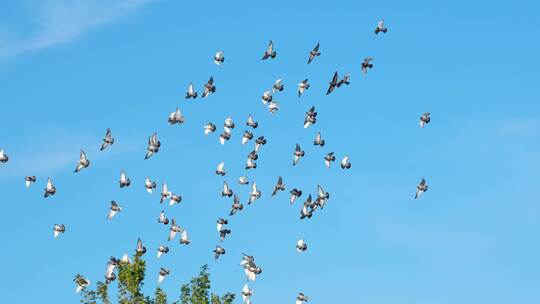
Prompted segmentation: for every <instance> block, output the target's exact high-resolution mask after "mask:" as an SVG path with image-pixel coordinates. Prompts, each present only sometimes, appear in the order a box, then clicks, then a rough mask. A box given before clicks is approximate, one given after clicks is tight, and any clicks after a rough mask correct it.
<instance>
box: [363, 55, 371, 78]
mask: <svg viewBox="0 0 540 304" xmlns="http://www.w3.org/2000/svg"><path fill="white" fill-rule="evenodd" d="M372 60H373V58H371V57H368V58H366V59H364V61H363V62H362V72H363V73H364V74H367V72H368V69H372V68H373V64H371V63H370V62H371V61H372Z"/></svg>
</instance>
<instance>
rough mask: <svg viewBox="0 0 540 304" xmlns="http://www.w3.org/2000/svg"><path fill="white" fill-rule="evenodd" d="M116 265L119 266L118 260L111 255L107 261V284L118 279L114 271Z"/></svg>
mask: <svg viewBox="0 0 540 304" xmlns="http://www.w3.org/2000/svg"><path fill="white" fill-rule="evenodd" d="M116 266H118V260H117V259H115V258H114V257H111V258H110V259H109V262H108V263H107V270H106V271H105V284H109V283H111V282H112V281H114V280H116V274H115V273H114V269H115V268H116Z"/></svg>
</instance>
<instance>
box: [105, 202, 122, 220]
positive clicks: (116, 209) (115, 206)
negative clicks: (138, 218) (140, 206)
mask: <svg viewBox="0 0 540 304" xmlns="http://www.w3.org/2000/svg"><path fill="white" fill-rule="evenodd" d="M120 211H122V208H121V207H120V206H118V204H117V203H116V202H115V201H111V208H110V210H109V214H108V215H107V219H108V220H111V219H112V218H113V217H114V216H115V215H116V214H117V213H118V212H120Z"/></svg>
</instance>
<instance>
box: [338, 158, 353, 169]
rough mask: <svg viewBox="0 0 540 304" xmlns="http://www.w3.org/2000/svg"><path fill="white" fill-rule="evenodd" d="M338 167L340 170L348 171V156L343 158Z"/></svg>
mask: <svg viewBox="0 0 540 304" xmlns="http://www.w3.org/2000/svg"><path fill="white" fill-rule="evenodd" d="M340 165H341V169H350V168H351V163H350V162H349V156H345V157H343V159H342V160H341V164H340Z"/></svg>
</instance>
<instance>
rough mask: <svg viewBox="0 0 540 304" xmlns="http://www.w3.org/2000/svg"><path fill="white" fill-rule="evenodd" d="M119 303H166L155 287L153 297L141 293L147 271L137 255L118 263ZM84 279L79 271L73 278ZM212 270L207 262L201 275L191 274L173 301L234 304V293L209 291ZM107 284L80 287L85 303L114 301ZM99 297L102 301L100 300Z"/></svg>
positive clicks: (188, 303) (78, 281)
mask: <svg viewBox="0 0 540 304" xmlns="http://www.w3.org/2000/svg"><path fill="white" fill-rule="evenodd" d="M117 269H118V276H117V277H118V279H117V286H118V303H119V304H167V303H168V302H167V294H166V293H165V292H164V291H163V290H162V289H161V288H159V287H158V288H156V291H155V293H154V298H150V297H145V296H144V294H143V293H142V287H143V285H144V278H145V272H146V263H145V261H144V260H142V259H141V258H140V256H138V255H136V256H135V257H134V259H133V263H124V262H121V263H120V264H119V265H118V267H117ZM82 280H83V277H82V276H81V275H79V274H77V275H76V276H75V278H74V279H73V281H74V282H75V283H76V284H78V283H80V282H81V281H82ZM210 286H211V285H210V273H209V272H208V266H206V265H204V266H202V267H201V270H200V272H199V275H198V276H196V277H194V278H192V279H191V280H190V282H189V283H187V284H183V285H182V287H181V288H180V299H179V300H178V301H176V302H174V303H173V304H232V303H233V302H234V298H235V295H234V294H232V293H227V294H225V295H224V296H222V297H219V296H218V295H216V294H213V293H212V294H211V293H210ZM108 287H109V286H108V285H107V284H104V283H102V282H98V283H97V284H96V289H95V290H90V289H88V288H84V289H83V290H82V291H81V297H82V299H81V303H83V304H98V303H103V304H111V302H110V300H109V294H108ZM98 301H99V302H98Z"/></svg>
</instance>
